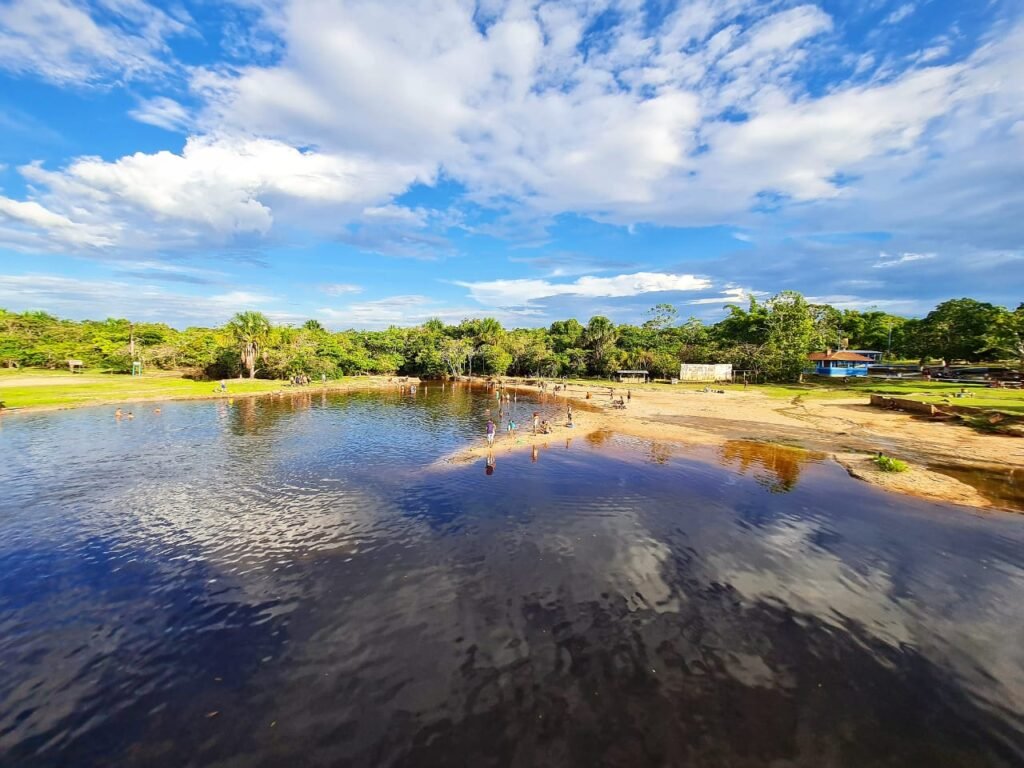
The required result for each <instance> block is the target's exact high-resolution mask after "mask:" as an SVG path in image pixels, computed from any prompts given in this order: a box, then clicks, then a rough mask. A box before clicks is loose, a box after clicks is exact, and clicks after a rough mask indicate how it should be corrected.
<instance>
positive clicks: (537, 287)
mask: <svg viewBox="0 0 1024 768" xmlns="http://www.w3.org/2000/svg"><path fill="white" fill-rule="evenodd" d="M456 285H460V286H462V287H463V288H467V289H468V290H469V295H470V296H472V297H473V298H474V299H475V300H476V301H478V302H480V303H481V304H486V305H488V306H494V307H516V306H523V305H527V304H530V303H531V302H534V301H537V300H538V299H547V298H551V297H552V296H582V297H587V298H621V297H625V296H639V295H640V294H644V293H659V292H666V291H675V292H678V291H700V290H704V289H706V288H708V287H710V285H711V282H710V281H709V280H707V279H706V278H703V277H697V276H695V275H671V274H663V273H659V272H635V273H633V274H631V275H616V276H614V277H593V276H584V277H580V278H578V279H576V280H574V281H572V282H571V283H553V282H551V281H549V280H534V279H520V280H489V281H484V282H456Z"/></svg>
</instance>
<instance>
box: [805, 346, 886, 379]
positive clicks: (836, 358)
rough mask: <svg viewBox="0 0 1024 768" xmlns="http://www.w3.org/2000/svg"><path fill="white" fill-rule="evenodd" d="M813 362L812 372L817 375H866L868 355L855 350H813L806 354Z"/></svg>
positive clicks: (869, 359) (869, 360)
mask: <svg viewBox="0 0 1024 768" xmlns="http://www.w3.org/2000/svg"><path fill="white" fill-rule="evenodd" d="M807 359H808V360H810V361H811V362H812V363H814V370H813V371H812V373H815V374H817V375H818V376H867V375H868V365H869V364H870V363H871V358H870V357H865V356H864V355H858V354H857V353H856V352H845V351H839V352H833V351H832V350H831V349H830V350H827V351H825V352H815V353H813V354H810V355H808V356H807Z"/></svg>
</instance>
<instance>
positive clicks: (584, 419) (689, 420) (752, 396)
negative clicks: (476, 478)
mask: <svg viewBox="0 0 1024 768" xmlns="http://www.w3.org/2000/svg"><path fill="white" fill-rule="evenodd" d="M516 388H517V389H519V390H520V391H530V392H531V393H533V394H534V395H539V397H540V399H541V405H540V406H538V407H537V409H536V410H538V411H540V412H541V417H542V418H547V419H549V421H550V422H551V424H552V425H553V433H552V434H547V435H534V434H532V430H531V424H532V420H531V419H524V423H523V424H522V425H521V428H520V431H519V434H518V435H517V436H516V437H515V438H514V439H512V438H509V437H508V436H507V435H504V434H502V435H500V436H499V437H498V439H497V440H496V442H495V446H494V449H493V450H494V451H495V452H508V451H513V450H522V449H525V448H529V447H531V446H533V445H545V444H549V443H557V441H558V440H565V439H566V438H575V437H585V436H587V435H592V434H593V433H596V432H599V431H602V430H604V431H608V432H611V433H617V434H621V435H628V436H633V437H639V438H644V439H649V440H658V441H671V442H675V443H681V444H689V445H701V446H716V445H724V444H725V443H727V442H730V441H737V440H741V441H751V442H760V443H781V444H783V445H789V446H794V447H798V448H803V449H808V450H811V451H818V452H822V453H825V454H827V455H829V456H831V457H832V458H834V459H835V460H836V461H837V462H839V463H840V464H841V465H842V466H843V467H845V468H846V469H847V471H848V472H849V473H850V475H851V476H853V477H855V478H857V479H859V480H863V481H865V482H869V483H872V484H874V485H877V486H879V487H880V488H884V489H886V490H889V491H894V492H899V493H906V494H911V495H914V496H918V497H922V498H927V499H934V500H937V501H945V502H950V503H954V504H962V505H967V506H972V507H977V508H986V507H996V506H998V505H996V504H993V503H992V502H991V501H989V500H988V499H986V498H985V497H984V496H983V495H981V494H980V493H979V492H978V491H977V490H975V488H973V487H972V486H970V485H968V484H967V483H964V482H962V481H960V480H957V479H955V478H953V477H949V476H948V475H944V474H942V473H940V472H937V471H935V470H933V469H932V468H931V467H934V466H949V467H959V468H966V469H972V468H973V469H982V470H990V469H1011V468H1024V440H1021V439H1019V438H1015V437H1008V436H1004V435H992V434H982V433H979V432H977V431H975V430H973V429H971V428H969V427H966V426H963V425H960V424H956V423H944V422H936V421H930V420H927V419H924V418H918V417H914V416H911V415H909V414H906V413H901V412H896V411H887V410H883V409H879V408H874V407H871V406H870V405H868V404H867V398H862V397H854V398H849V399H830V400H815V399H810V398H794V399H780V398H774V397H770V396H768V395H765V394H762V393H760V392H758V391H756V390H753V389H751V390H747V391H728V392H725V393H718V392H701V391H694V390H689V389H687V390H684V389H680V390H677V391H672V390H664V389H657V390H654V389H648V390H645V389H644V388H643V387H642V386H638V387H633V388H630V389H631V392H632V401H631V402H629V404H628V406H627V408H626V409H625V410H617V409H613V408H611V402H610V399H609V397H608V389H607V388H606V387H590V388H589V391H590V392H591V393H592V398H591V399H590V400H587V399H586V393H587V391H588V388H587V387H585V386H582V385H580V386H576V385H570V388H569V389H568V390H567V391H566V392H559V393H551V392H550V388H549V392H548V393H547V394H544V393H541V392H539V390H538V389H537V388H536V387H532V386H525V385H523V386H517V387H516ZM625 392H626V387H622V388H621V389H616V398H618V397H619V396H620V395H623V396H624V395H625ZM568 402H571V403H572V404H573V408H574V422H575V427H574V428H572V429H570V428H568V427H566V426H565V424H566V419H565V408H566V404H567V403H568ZM878 451H882V452H884V453H886V454H887V455H890V456H894V457H896V458H899V459H902V460H903V461H905V462H907V464H908V465H909V467H910V468H909V470H908V471H907V472H902V473H892V472H882V471H881V470H879V469H877V467H875V465H874V463H873V462H872V461H871V456H873V455H874V454H875V453H876V452H878ZM487 452H488V448H487V446H486V443H485V442H484V441H483V440H482V439H481V440H479V441H476V442H474V444H473V445H471V446H470V447H468V448H466V449H464V450H461V451H458V452H456V453H454V454H452V455H450V456H447V457H445V458H444V460H443V461H444V462H448V463H455V464H459V463H463V462H467V461H472V460H475V459H477V458H480V457H483V456H486V455H487Z"/></svg>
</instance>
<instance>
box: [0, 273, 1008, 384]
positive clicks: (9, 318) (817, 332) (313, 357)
mask: <svg viewBox="0 0 1024 768" xmlns="http://www.w3.org/2000/svg"><path fill="white" fill-rule="evenodd" d="M727 308H728V314H727V316H726V317H725V318H724V319H722V320H721V321H719V322H717V323H714V324H705V323H703V322H701V321H700V320H698V319H696V318H690V319H688V320H685V321H681V320H680V318H679V314H678V310H677V309H676V308H675V307H674V306H672V305H670V304H659V305H657V306H656V307H654V308H653V309H651V310H650V311H649V312H648V313H647V317H646V320H645V321H644V322H643V323H641V324H639V325H630V324H616V323H614V322H612V320H610V319H609V318H607V317H603V316H596V317H592V318H590V320H589V322H587V323H586V324H585V325H584V324H582V323H580V322H579V321H577V320H575V319H569V320H559V321H556V322H554V323H552V324H551V325H550V326H549V327H547V328H516V329H507V328H505V327H503V326H502V324H501V323H500V322H498V321H497V320H495V319H494V318H481V319H466V320H463V321H462V322H461V323H459V324H457V325H446V324H444V323H443V322H441V321H440V320H438V319H433V320H429V321H427V322H426V323H423V324H422V325H419V326H416V327H391V328H388V329H387V330H382V331H360V330H347V331H340V332H334V331H329V330H327V329H326V328H324V327H323V325H321V324H320V323H319V322H318V321H316V320H309V321H308V322H306V323H304V324H303V325H302V326H299V327H295V326H292V325H274V324H273V323H271V322H270V321H269V320H268V319H267V317H266V316H264V315H263V314H261V313H259V312H240V313H239V314H237V315H235V317H234V318H232V319H231V321H230V322H228V323H227V324H225V325H224V326H221V327H217V328H186V329H184V330H177V329H175V328H172V327H170V326H168V325H165V324H163V323H133V322H130V321H129V320H120V319H108V320H103V321H91V320H85V321H74V320H65V319H60V318H57V317H54V316H53V315H50V314H47V313H45V312H21V313H17V312H8V311H6V310H2V309H0V365H6V366H8V367H18V366H27V367H41V368H60V367H63V366H65V365H66V361H67V360H68V359H79V360H82V361H83V362H84V363H85V365H87V366H88V367H91V368H100V369H104V370H109V371H114V372H127V371H130V370H131V367H132V362H133V361H134V360H139V361H141V362H142V363H143V364H144V366H145V367H146V368H147V369H149V370H152V369H165V370H179V371H184V372H185V373H186V375H190V376H193V377H197V378H230V377H234V376H243V375H244V376H249V377H260V378H275V379H279V378H288V377H290V376H294V375H296V374H306V375H309V376H312V377H314V378H319V377H321V376H327V377H329V378H335V377H339V376H345V375H353V374H359V373H368V374H401V375H416V376H424V377H435V376H442V375H452V376H454V375H464V374H484V375H515V376H550V377H553V376H607V375H609V374H611V373H612V372H614V371H616V370H619V369H633V370H646V371H649V372H650V374H651V375H652V376H653V377H656V378H670V377H672V376H674V375H677V374H678V371H679V364H680V363H732V365H733V366H734V368H736V369H737V370H745V371H750V372H752V373H753V374H754V375H756V376H758V377H760V378H763V379H767V380H777V381H788V380H793V379H795V378H797V377H799V375H800V373H801V371H803V370H804V369H805V368H806V367H807V361H806V358H807V354H808V353H810V352H812V351H820V350H824V349H826V348H829V347H831V348H838V347H840V346H844V345H845V346H848V347H849V348H852V349H873V350H878V351H881V352H884V353H886V356H887V357H888V358H889V359H904V360H908V359H909V360H920V361H928V360H938V361H943V362H948V363H953V362H958V361H963V362H981V361H995V360H1012V361H1013V362H1014V364H1016V365H1020V366H1022V367H1024V303H1022V304H1021V305H1020V306H1018V307H1017V308H1016V309H1014V310H1010V309H1007V308H1005V307H1000V306H997V305H993V304H989V303H986V302H981V301H976V300H974V299H968V298H963V299H952V300H950V301H945V302H943V303H941V304H939V305H938V306H937V307H935V309H934V310H932V311H931V312H929V313H928V314H927V315H926V316H925V317H923V318H905V317H900V316H898V315H893V314H889V313H886V312H882V311H877V310H873V311H858V310H850V309H837V308H835V307H832V306H829V305H827V304H812V303H809V302H807V301H806V299H805V298H804V297H803V296H802V295H800V294H799V293H797V292H795V291H784V292H782V293H779V294H777V295H776V296H773V297H771V298H769V299H764V300H758V299H756V298H751V299H750V301H749V304H747V305H746V306H740V305H736V304H732V305H727Z"/></svg>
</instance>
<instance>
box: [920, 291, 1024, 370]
mask: <svg viewBox="0 0 1024 768" xmlns="http://www.w3.org/2000/svg"><path fill="white" fill-rule="evenodd" d="M1005 314H1006V310H1005V309H1004V308H1002V307H996V306H994V305H992V304H988V303H987V302H981V301H975V300H974V299H966V298H965V299H950V300H949V301H944V302H942V303H941V304H939V305H938V306H937V307H936V308H935V309H933V310H932V311H931V312H929V313H928V314H927V315H926V316H925V318H924V320H922V321H921V324H920V326H919V335H920V345H921V347H922V351H923V352H924V354H925V355H930V356H934V357H939V358H941V359H942V360H943V361H944V362H945V363H946V364H947V365H948V364H950V363H952V362H953V361H955V360H966V361H969V362H973V361H975V360H982V359H985V357H988V356H991V355H992V353H993V352H994V350H992V347H991V343H992V331H993V330H994V329H995V328H996V327H997V326H998V324H999V323H1000V321H1001V318H1002V316H1003V315H1005Z"/></svg>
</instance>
